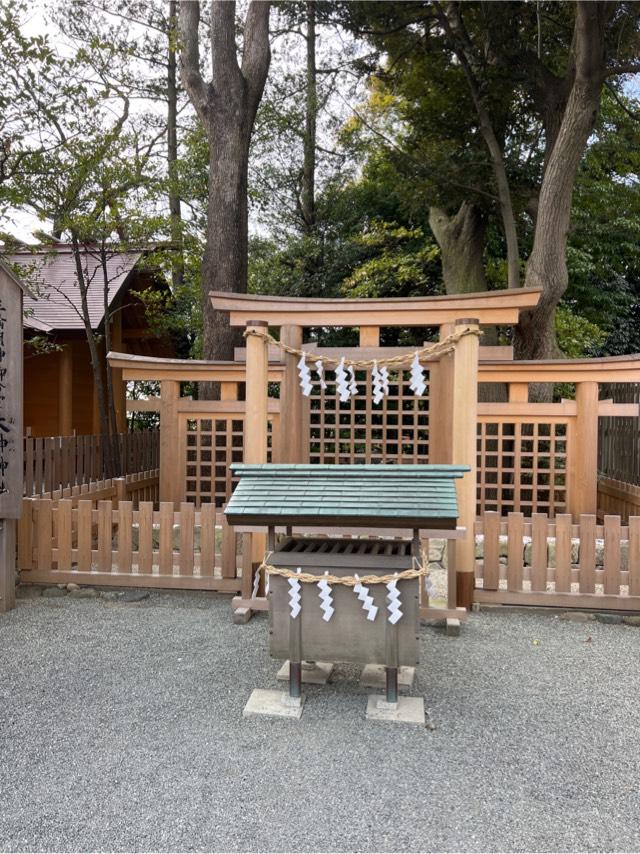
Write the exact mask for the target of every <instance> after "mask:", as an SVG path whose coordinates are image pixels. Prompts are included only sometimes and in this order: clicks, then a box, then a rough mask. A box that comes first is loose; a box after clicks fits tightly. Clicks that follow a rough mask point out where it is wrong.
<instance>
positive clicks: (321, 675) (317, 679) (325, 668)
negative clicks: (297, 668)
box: [276, 661, 333, 685]
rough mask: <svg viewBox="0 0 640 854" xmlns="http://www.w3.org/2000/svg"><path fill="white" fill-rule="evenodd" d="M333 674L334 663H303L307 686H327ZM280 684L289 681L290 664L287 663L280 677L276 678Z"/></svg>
mask: <svg viewBox="0 0 640 854" xmlns="http://www.w3.org/2000/svg"><path fill="white" fill-rule="evenodd" d="M332 673H333V662H332V661H303V662H302V681H303V682H304V683H306V684H307V685H326V684H327V682H328V681H329V677H330V676H331V674H332ZM276 679H278V680H279V681H280V682H288V681H289V662H288V661H285V663H284V664H283V665H282V667H281V668H280V670H278V675H277V676H276Z"/></svg>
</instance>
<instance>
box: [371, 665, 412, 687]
mask: <svg viewBox="0 0 640 854" xmlns="http://www.w3.org/2000/svg"><path fill="white" fill-rule="evenodd" d="M415 675H416V669H415V667H400V668H398V688H411V686H412V685H413V680H414V679H415ZM386 679H387V676H386V673H385V669H384V665H382V664H367V665H366V666H365V667H364V669H363V671H362V675H361V676H360V684H361V685H362V687H363V688H381V689H384V688H385V686H386V684H387V682H386Z"/></svg>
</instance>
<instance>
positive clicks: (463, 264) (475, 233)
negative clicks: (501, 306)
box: [429, 202, 487, 294]
mask: <svg viewBox="0 0 640 854" xmlns="http://www.w3.org/2000/svg"><path fill="white" fill-rule="evenodd" d="M429 226H430V227H431V231H432V232H433V236H434V237H435V239H436V241H437V243H438V246H439V247H440V257H441V258H442V278H443V281H444V289H445V293H447V294H472V293H477V292H479V291H486V290H487V280H486V278H485V274H484V246H485V233H486V223H485V221H484V219H483V217H482V214H481V212H480V211H479V209H478V208H477V207H476V206H475V205H473V204H470V203H469V202H463V203H462V204H461V205H460V208H459V210H458V212H457V213H456V214H454V215H453V216H450V215H449V214H448V213H447V212H446V211H444V210H443V209H442V208H438V207H430V208H429Z"/></svg>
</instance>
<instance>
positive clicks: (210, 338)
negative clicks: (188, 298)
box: [180, 0, 271, 397]
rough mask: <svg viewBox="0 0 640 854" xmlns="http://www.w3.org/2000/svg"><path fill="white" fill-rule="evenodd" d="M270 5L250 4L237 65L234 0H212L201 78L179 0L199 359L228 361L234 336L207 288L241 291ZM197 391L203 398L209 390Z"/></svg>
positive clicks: (194, 10)
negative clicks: (197, 270) (196, 174)
mask: <svg viewBox="0 0 640 854" xmlns="http://www.w3.org/2000/svg"><path fill="white" fill-rule="evenodd" d="M269 6H270V4H269V3H268V2H258V0H252V2H251V3H249V7H248V10H247V17H246V25H245V29H244V49H243V53H242V63H241V65H239V64H238V56H237V46H236V40H235V23H236V22H235V3H234V2H229V0H219V2H216V3H213V4H212V7H211V28H210V32H211V59H212V64H211V65H212V79H211V82H210V83H205V81H204V80H203V78H202V76H201V73H200V47H199V42H198V25H199V20H200V3H199V2H197V0H191V2H189V0H182V2H181V3H180V35H181V41H182V50H181V54H180V56H181V72H182V80H183V83H184V86H185V88H186V90H187V92H188V94H189V97H190V99H191V101H192V103H193V105H194V107H195V108H196V110H197V112H198V115H199V117H200V119H201V121H202V124H203V126H204V129H205V131H206V134H207V140H208V143H209V207H208V214H207V241H206V247H205V252H204V258H203V263H202V315H203V323H204V329H203V355H204V358H205V359H213V360H215V359H227V360H228V359H233V348H234V346H235V345H236V343H238V342H239V340H241V339H240V337H239V333H237V332H236V331H235V330H232V329H231V328H230V327H229V321H228V317H227V316H226V315H224V314H218V313H217V312H215V311H214V310H213V308H212V307H211V303H210V300H209V292H210V291H212V290H213V291H231V292H237V293H245V292H246V290H247V249H248V220H247V173H248V161H249V143H250V140H251V133H252V130H253V125H254V122H255V117H256V112H257V110H258V105H259V103H260V99H261V98H262V92H263V90H264V84H265V82H266V78H267V72H268V69H269V62H270V58H271V54H270V49H269ZM203 392H204V394H205V395H206V396H207V397H210V396H211V394H212V389H210V388H205V389H203Z"/></svg>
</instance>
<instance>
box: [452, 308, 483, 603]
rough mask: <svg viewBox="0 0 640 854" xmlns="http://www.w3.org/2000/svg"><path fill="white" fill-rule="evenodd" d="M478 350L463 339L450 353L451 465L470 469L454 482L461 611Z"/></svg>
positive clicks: (473, 470)
mask: <svg viewBox="0 0 640 854" xmlns="http://www.w3.org/2000/svg"><path fill="white" fill-rule="evenodd" d="M465 328H467V329H470V330H473V331H476V330H477V329H478V321H477V320H475V319H460V320H457V321H456V331H457V332H459V331H462V330H463V329H465ZM478 350H479V341H478V336H477V335H466V336H464V337H463V338H461V339H460V340H459V341H458V343H457V344H456V348H455V350H454V353H453V384H452V390H451V394H452V418H451V421H452V426H453V429H452V462H453V464H454V465H466V466H469V468H470V471H468V472H466V473H465V475H464V477H462V478H461V479H459V480H458V481H457V493H458V520H459V524H460V525H462V526H464V527H465V528H466V529H467V532H466V535H465V537H464V539H463V540H460V542H459V543H458V547H457V550H456V560H457V572H456V582H457V583H456V587H457V595H456V600H457V603H458V605H459V606H460V607H463V608H467V609H470V608H471V605H472V604H473V589H474V585H475V521H476V488H477V486H476V481H477V463H476V454H477V451H476V446H477V425H478Z"/></svg>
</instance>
